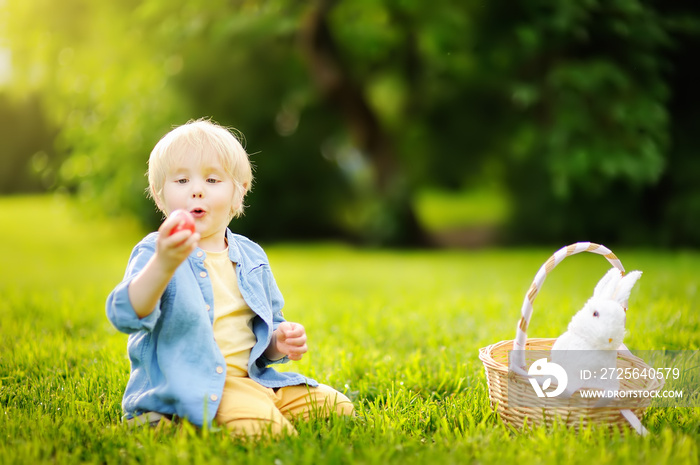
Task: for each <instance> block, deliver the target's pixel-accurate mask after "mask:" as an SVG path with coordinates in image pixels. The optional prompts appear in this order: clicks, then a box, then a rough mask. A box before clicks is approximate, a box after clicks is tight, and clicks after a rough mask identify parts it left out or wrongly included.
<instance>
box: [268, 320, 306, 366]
mask: <svg viewBox="0 0 700 465" xmlns="http://www.w3.org/2000/svg"><path fill="white" fill-rule="evenodd" d="M275 335H276V338H277V341H276V342H277V344H276V345H277V347H276V348H277V351H278V352H280V353H281V354H283V355H286V356H287V357H289V360H301V358H302V357H303V355H304V354H305V353H306V351H307V350H308V348H307V346H306V330H305V329H304V327H303V326H302V325H300V324H299V323H292V322H290V321H284V322H282V323H280V325H279V326H278V327H277V329H276V330H275Z"/></svg>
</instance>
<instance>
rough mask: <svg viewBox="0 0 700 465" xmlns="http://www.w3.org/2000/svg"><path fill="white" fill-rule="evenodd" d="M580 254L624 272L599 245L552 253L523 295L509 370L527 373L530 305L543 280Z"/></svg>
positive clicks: (573, 246) (575, 246)
mask: <svg viewBox="0 0 700 465" xmlns="http://www.w3.org/2000/svg"><path fill="white" fill-rule="evenodd" d="M581 252H591V253H595V254H598V255H602V256H604V257H605V258H606V259H607V260H608V261H609V262H610V264H611V265H612V266H614V267H615V268H617V269H618V270H620V271H622V273H624V272H625V268H624V267H623V266H622V262H620V260H619V259H618V258H617V257H616V256H615V254H614V253H612V252H611V251H610V249H608V248H607V247H605V246H602V245H600V244H594V243H592V242H577V243H575V244H571V245H567V246H566V247H562V248H561V249H559V250H557V251H556V252H554V255H552V256H551V257H549V260H547V261H546V262H545V263H544V264H543V265H542V266H541V267H540V269H539V271H538V272H537V274H536V275H535V279H534V281H532V284H531V285H530V289H529V290H528V291H527V294H525V299H524V300H523V306H522V309H521V310H520V321H519V322H518V328H517V330H516V334H515V340H514V341H513V352H512V353H511V357H510V361H511V363H510V369H511V370H513V371H517V372H518V373H520V374H525V375H527V373H525V372H524V367H525V342H526V340H527V328H528V326H529V325H530V318H531V317H532V303H533V302H534V301H535V297H536V296H537V293H539V292H540V288H541V287H542V284H543V283H544V280H545V278H547V275H548V274H549V273H550V272H551V271H552V270H553V269H554V267H556V266H557V265H558V264H559V263H561V262H562V261H563V260H564V259H565V258H566V257H568V256H569V255H575V254H577V253H581Z"/></svg>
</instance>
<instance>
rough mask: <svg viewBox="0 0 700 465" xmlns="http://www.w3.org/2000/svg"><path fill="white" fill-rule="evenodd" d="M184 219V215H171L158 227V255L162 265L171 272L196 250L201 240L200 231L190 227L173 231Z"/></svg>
mask: <svg viewBox="0 0 700 465" xmlns="http://www.w3.org/2000/svg"><path fill="white" fill-rule="evenodd" d="M182 221H183V220H182V217H174V216H170V217H168V218H167V219H166V220H165V221H163V223H162V224H161V225H160V228H158V233H159V234H158V242H157V244H156V248H157V250H156V255H157V256H158V260H160V261H161V263H162V266H163V267H164V268H165V269H166V270H168V271H171V272H174V271H175V270H176V269H177V267H178V266H180V264H181V263H182V262H184V261H185V259H186V258H187V257H188V256H189V255H190V254H191V253H192V252H194V249H195V248H197V243H198V242H199V237H200V236H199V233H197V232H191V231H190V230H189V229H181V230H179V231H177V232H175V233H173V232H172V230H173V228H175V227H176V226H177V225H178V224H180V223H181V222H182Z"/></svg>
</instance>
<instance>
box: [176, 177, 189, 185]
mask: <svg viewBox="0 0 700 465" xmlns="http://www.w3.org/2000/svg"><path fill="white" fill-rule="evenodd" d="M175 182H178V183H180V184H185V183H186V182H187V179H184V178H183V179H178V180H177V181H175Z"/></svg>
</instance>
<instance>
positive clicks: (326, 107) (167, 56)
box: [0, 0, 700, 247]
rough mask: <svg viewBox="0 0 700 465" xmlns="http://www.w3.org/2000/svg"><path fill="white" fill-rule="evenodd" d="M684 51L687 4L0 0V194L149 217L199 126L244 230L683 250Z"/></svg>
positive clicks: (688, 146)
mask: <svg viewBox="0 0 700 465" xmlns="http://www.w3.org/2000/svg"><path fill="white" fill-rule="evenodd" d="M698 50H700V2H697V0H685V1H682V0H674V1H665V2H664V1H661V0H658V1H651V0H600V1H596V0H521V1H518V2H513V1H510V0H491V1H488V2H484V1H476V0H461V1H458V2H455V1H451V0H431V1H425V0H309V1H303V2H299V1H294V0H270V1H262V0H260V1H248V0H226V1H224V0H206V1H205V0H182V1H172V0H168V1H166V0H145V1H136V0H105V1H100V2H96V1H93V0H62V1H60V2H56V1H50V0H0V194H2V195H19V194H29V193H32V194H33V193H47V194H48V193H56V194H62V195H70V196H72V197H74V198H76V199H77V200H78V201H79V202H80V203H81V205H83V206H84V208H85V210H86V211H100V212H104V213H106V214H108V215H111V214H117V213H119V214H121V213H123V212H130V214H132V215H133V216H134V217H136V218H138V220H139V221H140V222H141V224H143V225H144V227H146V228H156V227H157V225H158V224H159V222H160V220H161V218H160V215H159V213H158V212H156V210H155V208H154V206H153V204H152V203H151V201H149V200H148V199H147V198H146V196H145V195H144V191H145V188H146V186H147V180H146V178H145V176H144V173H145V171H146V169H147V165H146V162H147V159H148V156H149V154H150V151H151V149H152V148H153V146H154V145H155V143H156V142H157V141H158V140H159V139H160V137H162V136H163V135H164V134H165V133H166V132H168V131H169V130H170V129H171V128H172V127H174V126H176V125H179V124H182V123H185V122H186V121H188V120H189V119H194V118H199V117H211V118H212V119H213V120H215V121H217V122H219V123H220V124H223V125H226V126H230V127H235V128H236V129H238V130H240V131H241V132H242V133H243V134H244V135H245V146H246V148H247V150H248V152H249V153H250V154H251V159H252V161H253V163H254V166H255V175H256V180H255V183H254V188H253V191H252V192H251V194H250V195H249V197H248V198H247V202H246V203H247V204H248V205H250V206H251V207H250V208H249V209H248V210H247V211H246V215H245V217H244V218H243V219H240V220H236V222H235V224H234V230H235V231H237V232H240V233H242V234H245V235H249V236H251V237H253V238H254V239H255V240H259V241H277V240H294V241H299V240H317V239H324V240H325V239H333V240H346V241H352V242H355V243H362V244H367V245H373V246H462V247H478V246H485V245H498V244H512V243H525V244H534V243H546V244H556V245H557V246H558V245H563V244H565V243H570V242H574V241H577V240H590V241H595V242H603V243H606V244H610V245H614V244H624V245H634V246H649V247H697V246H700V182H698V180H697V178H698V175H699V174H700V138H698V137H697V135H698V132H699V129H700V105H699V103H700V91H699V90H698V87H699V86H698V84H699V83H700V67H699V66H698V65H697V63H698ZM0 213H1V212H0Z"/></svg>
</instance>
